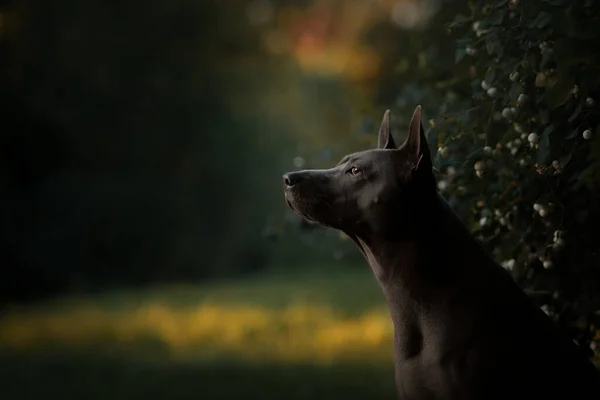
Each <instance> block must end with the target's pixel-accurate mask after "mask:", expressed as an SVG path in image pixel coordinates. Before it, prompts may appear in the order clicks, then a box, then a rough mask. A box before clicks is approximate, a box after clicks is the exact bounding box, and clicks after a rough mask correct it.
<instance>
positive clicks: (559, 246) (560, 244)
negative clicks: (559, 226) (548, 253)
mask: <svg viewBox="0 0 600 400" xmlns="http://www.w3.org/2000/svg"><path fill="white" fill-rule="evenodd" d="M564 245H565V241H564V239H561V238H558V239H556V240H555V241H554V244H553V245H552V248H554V249H555V250H559V249H562V248H563V247H564Z"/></svg>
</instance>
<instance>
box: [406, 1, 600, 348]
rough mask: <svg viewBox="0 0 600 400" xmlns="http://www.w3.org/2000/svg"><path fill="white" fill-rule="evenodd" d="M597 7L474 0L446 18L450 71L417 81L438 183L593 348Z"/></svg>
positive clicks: (599, 152)
mask: <svg viewBox="0 0 600 400" xmlns="http://www.w3.org/2000/svg"><path fill="white" fill-rule="evenodd" d="M599 6H600V5H599V4H598V2H594V1H560V0H555V1H551V0H547V1H531V2H530V1H527V2H526V1H517V0H511V1H507V0H495V1H491V0H490V1H483V2H477V3H476V4H472V7H471V14H470V15H464V14H461V15H457V16H456V17H455V18H454V19H453V20H452V21H451V22H449V23H447V25H446V27H447V29H448V31H449V32H450V34H451V36H450V38H451V40H453V41H454V43H455V46H456V51H455V56H454V61H455V67H454V70H453V72H454V75H455V77H456V78H455V79H454V80H452V81H451V82H450V84H448V85H442V84H441V83H440V82H439V81H431V80H422V81H421V82H420V84H419V85H418V88H419V89H421V90H423V89H424V90H426V92H427V94H426V95H422V96H421V99H422V102H423V105H424V109H425V111H426V114H427V115H429V116H432V117H433V118H431V123H430V126H428V127H426V128H427V135H428V138H429V141H430V144H431V145H432V146H433V145H435V147H436V148H438V151H437V155H436V156H435V164H436V168H437V169H438V170H439V189H440V191H441V192H442V194H443V195H444V196H445V197H446V198H447V199H448V200H449V201H450V202H451V204H452V205H453V206H454V207H455V208H456V209H457V210H458V211H459V213H460V214H461V215H462V216H463V218H464V219H465V220H466V221H468V224H469V226H470V227H471V229H472V231H473V233H474V234H475V235H476V237H477V238H478V239H479V240H480V241H481V243H482V244H483V245H484V246H485V247H486V248H487V249H488V250H489V251H490V252H492V254H493V255H494V257H495V258H496V260H497V261H499V262H501V263H502V265H503V266H504V267H505V268H507V269H508V270H510V271H512V273H513V275H514V277H515V279H516V280H517V282H519V284H520V285H521V286H522V287H523V288H524V289H525V290H526V291H528V292H529V293H531V294H532V297H533V299H534V300H535V301H536V302H537V303H538V304H539V305H540V306H542V308H543V309H544V310H545V311H546V312H547V313H548V314H550V315H551V316H552V317H554V318H555V319H556V320H557V321H558V322H559V323H561V324H564V326H566V327H568V328H569V329H570V330H571V332H572V334H573V337H574V338H575V339H576V340H577V341H578V342H579V343H580V344H581V345H582V346H583V347H585V348H586V349H588V348H591V349H592V350H593V349H595V347H596V344H595V343H594V337H595V338H596V339H599V337H598V336H597V330H598V327H599V326H600V319H599V310H600V291H599V290H598V289H599V283H600V259H599V255H598V253H597V251H596V250H594V249H595V240H594V239H593V237H594V236H595V234H596V233H597V229H598V228H597V227H598V222H600V214H599V213H598V211H597V207H596V204H597V202H598V193H599V192H598V189H599V188H600V180H599V179H600V174H599V172H600V170H599V165H600V138H599V136H600V127H599V122H600V109H599V104H598V101H600V98H599V97H600V91H599V89H600V85H599V84H600V57H599V56H598V54H600V52H599V51H598V50H599V48H598V47H599V46H598V42H597V39H595V38H597V37H598V36H599V35H600V24H599V22H600V21H599V18H600V17H598V16H599V15H600V13H599ZM438 63H439V65H437V66H435V67H433V68H438V69H443V68H447V65H448V64H446V63H444V61H443V60H438ZM403 90H404V92H402V93H401V95H400V99H401V101H400V103H401V104H403V103H406V106H405V108H403V111H402V114H404V115H410V112H411V110H410V109H411V108H412V107H414V105H415V104H414V103H413V102H412V101H411V102H406V101H405V99H406V98H407V96H408V93H410V92H411V91H412V89H411V87H410V85H407V86H405V87H404V89H403ZM434 154H435V153H434Z"/></svg>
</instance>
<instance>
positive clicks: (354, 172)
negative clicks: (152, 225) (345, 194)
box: [350, 167, 361, 175]
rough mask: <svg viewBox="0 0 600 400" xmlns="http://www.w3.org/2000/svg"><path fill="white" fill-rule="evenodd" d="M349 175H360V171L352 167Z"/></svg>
mask: <svg viewBox="0 0 600 400" xmlns="http://www.w3.org/2000/svg"><path fill="white" fill-rule="evenodd" d="M350 173H351V174H352V175H360V174H361V171H360V169H359V168H358V167H352V168H350Z"/></svg>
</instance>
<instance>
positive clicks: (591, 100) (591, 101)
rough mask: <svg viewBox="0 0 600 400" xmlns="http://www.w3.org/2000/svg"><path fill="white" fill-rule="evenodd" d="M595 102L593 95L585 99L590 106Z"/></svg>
mask: <svg viewBox="0 0 600 400" xmlns="http://www.w3.org/2000/svg"><path fill="white" fill-rule="evenodd" d="M594 103H595V101H594V99H592V98H591V97H588V98H587V99H585V104H586V105H588V106H593V105H594Z"/></svg>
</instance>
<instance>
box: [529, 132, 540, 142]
mask: <svg viewBox="0 0 600 400" xmlns="http://www.w3.org/2000/svg"><path fill="white" fill-rule="evenodd" d="M527 140H528V141H529V143H531V144H537V143H539V141H540V137H539V136H538V134H537V133H535V132H531V133H530V134H529V136H527Z"/></svg>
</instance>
